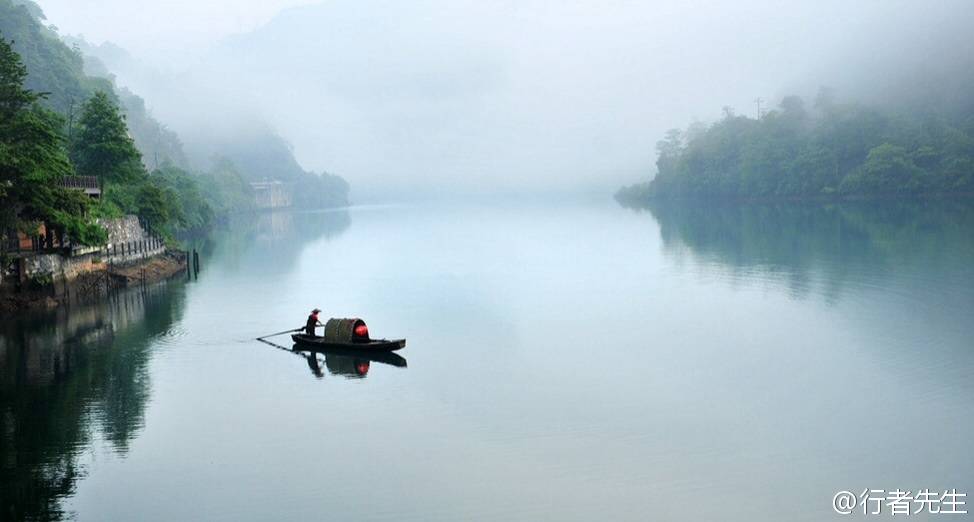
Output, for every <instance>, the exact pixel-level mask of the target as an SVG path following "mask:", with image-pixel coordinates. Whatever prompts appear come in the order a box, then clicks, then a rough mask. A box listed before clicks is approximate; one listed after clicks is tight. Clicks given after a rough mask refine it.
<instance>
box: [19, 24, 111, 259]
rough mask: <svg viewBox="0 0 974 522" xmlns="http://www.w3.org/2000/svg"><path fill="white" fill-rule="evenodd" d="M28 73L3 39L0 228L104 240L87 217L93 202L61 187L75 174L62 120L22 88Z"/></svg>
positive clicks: (86, 240)
mask: <svg viewBox="0 0 974 522" xmlns="http://www.w3.org/2000/svg"><path fill="white" fill-rule="evenodd" d="M26 77H27V69H26V67H24V65H23V63H22V62H21V60H20V56H19V55H18V54H17V53H16V52H14V50H13V48H12V47H11V45H10V44H9V43H8V42H7V41H5V40H3V39H2V38H0V226H2V228H4V229H7V228H11V227H14V228H17V229H20V230H22V231H25V232H30V231H31V229H32V228H33V229H34V230H36V226H37V224H39V223H45V224H46V225H47V228H48V230H49V231H50V232H49V233H55V234H57V235H58V236H60V238H61V239H62V240H63V239H64V237H65V235H66V234H67V235H69V236H70V237H72V238H73V239H74V240H75V241H78V242H80V243H87V244H93V243H98V242H101V241H103V240H104V238H105V232H104V230H102V229H101V228H100V227H98V226H97V225H95V224H93V223H91V222H90V220H88V219H87V217H86V212H87V208H88V201H87V199H86V198H84V197H83V195H80V196H81V197H79V194H78V193H76V192H74V191H70V190H67V189H65V188H63V187H62V186H61V180H62V178H63V177H64V176H67V175H70V174H71V173H72V167H71V163H70V162H69V160H68V157H67V154H66V152H65V150H64V147H63V142H62V137H61V135H60V133H59V130H58V129H60V128H61V127H62V123H63V122H62V120H61V119H60V118H59V117H58V116H57V115H55V114H54V113H52V112H50V111H48V110H46V109H43V108H41V107H40V106H39V105H38V104H37V101H38V100H40V99H41V98H42V95H40V94H37V93H34V92H32V91H30V90H27V89H25V88H24V87H23V84H24V79H25V78H26Z"/></svg>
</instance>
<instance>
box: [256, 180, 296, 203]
mask: <svg viewBox="0 0 974 522" xmlns="http://www.w3.org/2000/svg"><path fill="white" fill-rule="evenodd" d="M250 187H251V188H253V189H254V203H255V204H256V206H257V208H258V209H261V210H270V209H275V208H287V207H290V206H291V191H290V190H289V189H288V187H287V185H285V184H284V183H281V182H280V181H277V180H264V181H255V182H253V183H251V184H250Z"/></svg>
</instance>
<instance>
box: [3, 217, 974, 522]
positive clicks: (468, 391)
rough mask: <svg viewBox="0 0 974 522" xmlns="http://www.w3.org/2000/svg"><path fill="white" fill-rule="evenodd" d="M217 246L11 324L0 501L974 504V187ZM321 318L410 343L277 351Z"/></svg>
mask: <svg viewBox="0 0 974 522" xmlns="http://www.w3.org/2000/svg"><path fill="white" fill-rule="evenodd" d="M198 248H200V249H201V259H202V271H201V273H200V274H199V277H198V279H195V280H191V281H186V280H185V278H183V277H179V278H177V279H174V280H172V281H169V282H167V283H164V284H160V285H155V286H152V287H149V288H148V289H146V290H144V291H142V290H138V289H136V290H131V291H126V292H122V293H120V294H118V295H116V296H115V297H113V298H112V299H111V300H110V301H107V302H101V303H95V304H89V305H85V304H75V305H72V306H71V307H70V308H69V309H64V310H60V311H57V312H53V313H49V314H33V315H30V316H27V317H21V318H16V319H14V318H5V319H4V320H3V321H2V322H0V334H2V335H0V472H2V475H0V507H2V509H3V511H0V519H5V520H6V519H12V520H16V519H27V518H39V519H57V518H75V519H77V520H149V521H172V520H228V521H230V520H232V521H240V520H308V519H316V520H321V519H328V520H396V521H404V520H405V521H426V520H444V521H446V520H541V519H548V520H740V521H754V520H768V521H772V520H775V521H777V520H823V519H827V518H831V517H838V516H839V515H837V514H835V512H834V511H833V507H832V499H833V496H834V495H835V493H836V492H838V491H840V490H850V491H854V492H857V493H858V492H861V491H862V490H864V489H867V488H870V489H882V490H885V491H891V490H894V489H897V488H898V489H902V490H910V491H917V490H918V489H920V488H929V489H930V490H937V491H941V492H942V491H943V490H945V489H948V488H956V489H957V490H958V491H959V492H960V491H963V492H966V493H974V455H972V452H971V447H970V442H971V440H974V379H972V371H974V313H972V311H974V209H972V205H971V204H970V203H965V202H952V201H939V202H926V203H922V202H919V203H918V202H912V203H894V202H884V203H882V204H845V205H831V206H826V205H795V204H789V205H750V206H722V205H706V206H704V205H699V206H696V205H683V206H658V207H654V208H650V209H644V210H630V209H624V208H621V207H619V206H617V205H616V204H615V203H614V202H611V201H571V202H563V203H557V204H552V203H544V204H541V203H536V202H527V201H525V202H510V203H504V204H487V203H483V202H480V203H470V204H429V203H423V204H402V205H389V206H373V207H358V208H352V209H350V210H342V211H332V212H317V213H278V214H269V215H263V216H259V217H255V218H253V219H248V220H246V221H244V222H241V223H237V224H235V225H234V228H233V230H232V231H231V232H225V233H220V234H216V235H215V237H213V238H211V239H210V240H208V241H206V242H204V243H201V244H199V245H198ZM316 306H317V307H320V308H322V309H323V310H324V312H323V314H322V315H323V316H324V317H332V316H338V317H345V316H358V317H362V318H364V319H365V320H366V321H367V322H368V324H369V327H370V330H371V333H372V335H373V336H379V337H405V338H407V339H408V345H407V347H406V348H405V349H404V350H403V351H401V352H400V354H401V356H402V358H403V360H393V361H391V362H393V363H396V364H388V362H390V361H385V362H383V361H369V360H363V359H358V358H353V357H341V356H337V355H324V356H322V355H319V356H317V357H315V358H314V359H308V358H307V357H305V356H304V355H302V354H295V353H293V352H291V351H289V350H287V348H289V347H290V343H289V342H286V341H287V337H286V336H282V337H275V338H272V339H271V340H272V341H275V342H277V343H278V344H280V345H282V346H283V348H284V349H279V348H277V347H274V346H270V345H267V344H263V343H260V342H257V341H255V340H254V338H256V337H258V336H260V335H263V334H267V333H272V332H277V331H281V330H285V329H288V328H293V327H298V326H301V325H302V324H303V322H304V320H305V318H306V316H307V314H308V311H309V310H310V309H311V308H313V307H316ZM972 502H974V499H972ZM870 508H872V506H870ZM860 516H861V515H860ZM913 518H914V519H922V516H914V517H913ZM936 518H937V517H936V516H933V517H931V519H936Z"/></svg>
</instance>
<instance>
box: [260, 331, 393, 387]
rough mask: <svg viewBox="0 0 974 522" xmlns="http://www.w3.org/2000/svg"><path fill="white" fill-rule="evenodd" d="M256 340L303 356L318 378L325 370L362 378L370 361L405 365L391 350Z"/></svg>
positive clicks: (366, 372) (353, 377) (321, 376)
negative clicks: (317, 346)
mask: <svg viewBox="0 0 974 522" xmlns="http://www.w3.org/2000/svg"><path fill="white" fill-rule="evenodd" d="M258 341H260V342H262V343H264V344H268V345H270V346H273V347H275V348H277V349H280V350H283V351H286V352H289V353H293V354H294V355H298V356H301V357H303V358H304V359H305V360H306V361H307V363H308V368H309V369H310V370H311V373H312V374H313V375H314V376H315V377H317V378H319V379H321V378H323V377H324V376H325V370H328V373H330V374H332V375H342V376H344V377H345V378H346V379H364V378H365V377H366V376H367V375H368V374H369V370H370V369H371V368H372V363H380V364H388V365H389V366H395V367H397V368H406V367H407V365H406V359H405V358H404V357H403V356H401V355H398V354H395V353H392V352H365V351H362V350H343V349H338V348H326V349H321V348H318V349H315V350H313V351H312V350H307V349H306V348H304V347H303V346H298V345H297V344H295V345H294V346H292V347H290V348H288V347H286V346H282V345H280V344H277V343H274V342H271V341H268V340H266V339H258Z"/></svg>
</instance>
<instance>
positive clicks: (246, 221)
mask: <svg viewBox="0 0 974 522" xmlns="http://www.w3.org/2000/svg"><path fill="white" fill-rule="evenodd" d="M351 222H352V221H351V217H350V216H349V213H348V210H346V209H339V210H321V211H313V212H264V213H259V214H248V215H242V216H238V217H237V218H236V219H235V220H234V222H233V223H231V224H230V227H229V229H228V230H219V231H216V232H214V233H213V234H211V235H210V236H209V237H207V238H205V239H203V240H201V241H198V242H197V243H196V248H198V249H199V250H200V252H201V255H202V256H203V257H204V260H206V261H213V260H219V263H220V267H221V269H223V270H228V271H246V272H248V273H280V272H281V271H282V270H283V271H287V270H288V269H290V268H292V267H293V265H294V263H295V262H296V261H297V259H298V258H299V255H300V253H301V251H302V250H304V249H305V248H306V247H307V246H308V245H309V244H310V243H312V242H314V241H318V240H330V239H332V238H335V237H338V236H340V235H341V234H343V233H344V232H345V231H346V230H348V227H349V226H350V225H351Z"/></svg>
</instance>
